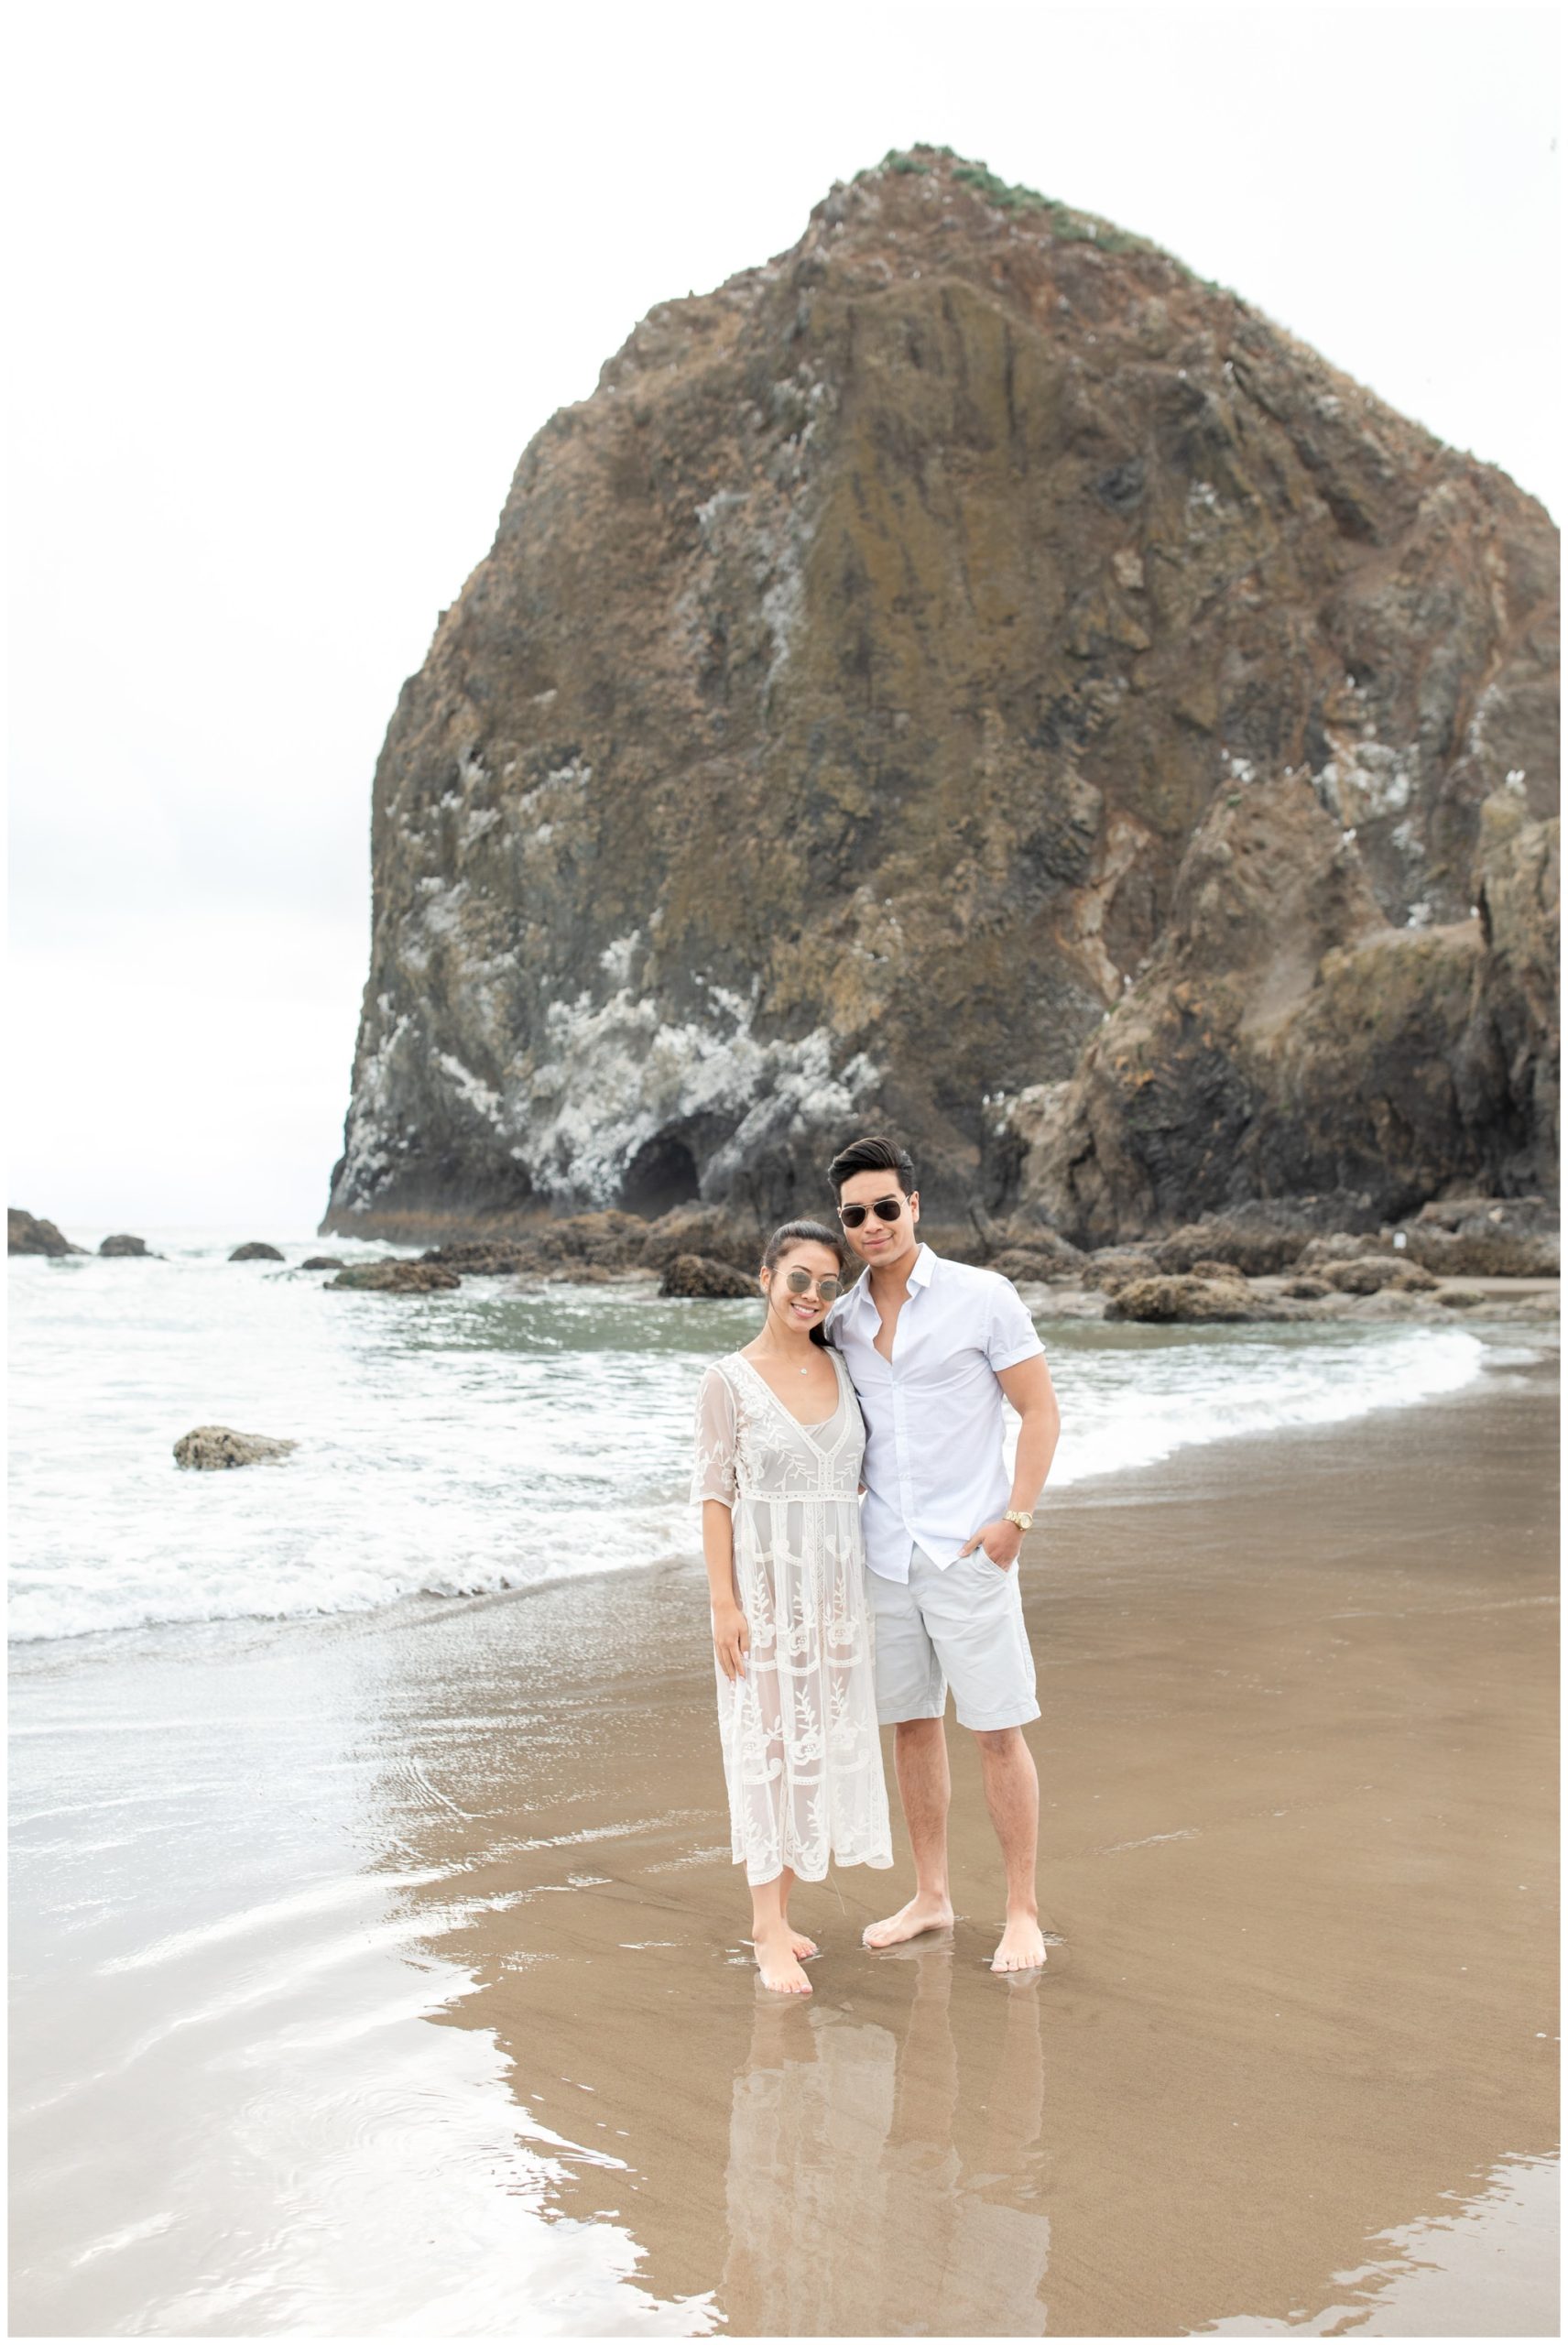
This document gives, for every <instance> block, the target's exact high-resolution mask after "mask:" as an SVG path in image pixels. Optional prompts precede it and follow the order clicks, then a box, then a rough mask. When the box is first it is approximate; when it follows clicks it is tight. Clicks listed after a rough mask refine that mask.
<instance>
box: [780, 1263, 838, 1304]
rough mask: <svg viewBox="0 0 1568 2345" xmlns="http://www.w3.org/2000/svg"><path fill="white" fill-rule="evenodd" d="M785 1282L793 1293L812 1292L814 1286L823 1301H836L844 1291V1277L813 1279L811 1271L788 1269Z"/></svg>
mask: <svg viewBox="0 0 1568 2345" xmlns="http://www.w3.org/2000/svg"><path fill="white" fill-rule="evenodd" d="M784 1283H785V1285H786V1286H787V1287H788V1288H789V1292H790V1293H791V1294H810V1292H811V1289H812V1287H813V1286H815V1288H816V1290H817V1294H818V1297H819V1299H820V1300H821V1301H822V1302H823V1303H836V1302H837V1301H838V1299H839V1296H840V1294H841V1293H842V1292H844V1282H843V1280H842V1279H833V1278H828V1279H813V1278H812V1276H811V1272H810V1271H785V1273H784Z"/></svg>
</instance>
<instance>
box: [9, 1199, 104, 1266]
mask: <svg viewBox="0 0 1568 2345" xmlns="http://www.w3.org/2000/svg"><path fill="white" fill-rule="evenodd" d="M5 1250H6V1252H7V1253H8V1254H85V1253H86V1251H87V1249H86V1247H85V1246H73V1245H72V1244H71V1240H70V1238H66V1237H63V1236H62V1235H61V1233H60V1231H59V1230H58V1229H57V1228H56V1227H55V1226H54V1224H53V1222H52V1221H40V1220H39V1219H38V1216H37V1214H31V1213H27V1212H24V1210H23V1208H22V1207H21V1206H20V1205H8V1206H7V1207H6V1209H5Z"/></svg>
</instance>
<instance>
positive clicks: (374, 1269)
mask: <svg viewBox="0 0 1568 2345" xmlns="http://www.w3.org/2000/svg"><path fill="white" fill-rule="evenodd" d="M462 1284H463V1281H462V1280H461V1279H460V1278H459V1276H458V1274H457V1272H456V1271H448V1270H443V1269H442V1268H441V1264H440V1263H438V1262H355V1263H354V1264H352V1265H351V1266H350V1268H349V1269H348V1270H346V1271H339V1272H338V1274H337V1276H336V1278H335V1279H329V1280H328V1281H327V1291H328V1292H329V1293H331V1292H332V1290H333V1289H334V1288H336V1287H344V1288H346V1289H347V1290H348V1291H349V1292H351V1293H354V1294H444V1293H446V1292H448V1290H449V1289H451V1288H452V1287H454V1286H461V1285H462Z"/></svg>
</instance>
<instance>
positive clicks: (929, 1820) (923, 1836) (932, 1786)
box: [864, 1718, 953, 1947]
mask: <svg viewBox="0 0 1568 2345" xmlns="http://www.w3.org/2000/svg"><path fill="white" fill-rule="evenodd" d="M893 1764H894V1767H895V1770H896V1771H897V1773H898V1797H899V1798H900V1799H901V1800H902V1801H903V1803H904V1821H905V1823H906V1824H907V1825H908V1826H909V1846H910V1848H911V1849H912V1850H913V1852H914V1859H915V1893H914V1895H913V1896H912V1897H911V1898H910V1900H909V1903H908V1904H907V1905H901V1906H900V1907H899V1908H898V1912H897V1913H896V1914H889V1915H888V1917H887V1920H886V1921H885V1922H873V1923H872V1925H871V1926H870V1928H869V1929H868V1930H866V1932H865V1934H864V1935H865V1940H866V1945H867V1946H870V1947H885V1946H898V1945H900V1944H901V1943H902V1942H903V1940H904V1939H905V1938H913V1937H919V1936H920V1932H921V1931H922V1930H945V1929H947V1928H949V1927H950V1926H951V1925H952V1922H953V1902H952V1900H951V1898H950V1897H949V1895H948V1891H947V1806H948V1801H949V1800H950V1798H951V1797H952V1794H953V1779H952V1777H951V1775H950V1774H949V1773H948V1768H947V1735H946V1732H945V1730H944V1729H943V1726H942V1720H941V1718H902V1719H900V1720H899V1722H898V1725H897V1726H896V1727H895V1728H894V1729H893Z"/></svg>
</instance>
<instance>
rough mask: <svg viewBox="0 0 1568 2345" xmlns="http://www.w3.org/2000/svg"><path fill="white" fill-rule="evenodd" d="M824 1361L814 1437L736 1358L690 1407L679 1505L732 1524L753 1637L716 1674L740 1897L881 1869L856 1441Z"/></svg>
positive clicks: (844, 1388) (843, 1386) (878, 1770)
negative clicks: (717, 1511) (690, 1446)
mask: <svg viewBox="0 0 1568 2345" xmlns="http://www.w3.org/2000/svg"><path fill="white" fill-rule="evenodd" d="M829 1358H831V1359H832V1360H833V1371H834V1373H835V1375H836V1376H837V1378H838V1387H839V1391H838V1406H837V1408H836V1409H835V1410H834V1412H833V1415H832V1416H831V1417H830V1418H829V1419H828V1420H827V1422H826V1423H824V1424H820V1425H802V1424H798V1423H796V1421H795V1419H794V1418H793V1417H792V1416H791V1415H790V1414H789V1410H788V1409H786V1407H785V1406H784V1403H783V1402H782V1401H780V1400H779V1397H778V1395H777V1394H776V1393H775V1392H774V1391H772V1390H771V1389H770V1387H769V1386H768V1384H767V1382H766V1381H765V1380H764V1379H763V1378H762V1377H761V1376H760V1375H759V1374H758V1372H757V1369H754V1368H753V1367H752V1365H751V1363H750V1361H749V1360H746V1359H744V1358H742V1357H741V1355H740V1354H739V1353H738V1352H732V1353H730V1355H729V1356H728V1358H725V1359H722V1360H720V1361H718V1362H717V1364H716V1365H715V1366H714V1367H713V1368H710V1369H708V1371H707V1373H706V1374H705V1375H704V1377H703V1379H702V1389H701V1391H700V1392H699V1394H698V1400H697V1464H696V1471H695V1474H694V1475H693V1477H692V1483H691V1495H692V1497H693V1499H694V1500H703V1499H719V1500H723V1502H724V1505H725V1506H727V1507H728V1508H729V1509H730V1511H731V1514H732V1516H733V1518H734V1522H735V1584H736V1586H737V1587H738V1588H739V1591H740V1604H741V1610H742V1611H743V1612H744V1613H745V1614H746V1627H747V1629H748V1630H749V1631H750V1633H751V1650H750V1652H749V1653H748V1654H747V1656H746V1674H745V1675H744V1676H743V1677H740V1678H738V1679H736V1680H735V1682H734V1683H733V1684H732V1683H731V1681H730V1680H729V1679H728V1678H726V1677H725V1675H724V1672H723V1670H722V1669H721V1668H720V1667H719V1664H718V1661H717V1659H716V1657H715V1660H714V1663H713V1671H714V1675H715V1677H716V1679H717V1681H718V1696H719V1732H720V1736H721V1739H722V1740H723V1743H724V1779H725V1782H726V1783H727V1785H728V1787H729V1797H730V1839H731V1847H732V1849H733V1851H734V1855H735V1862H736V1864H744V1865H745V1867H746V1879H747V1880H748V1881H771V1880H772V1879H773V1878H774V1877H775V1875H776V1874H778V1873H779V1872H780V1871H782V1870H783V1868H784V1867H785V1866H786V1865H788V1866H789V1868H790V1870H791V1871H793V1872H796V1873H798V1874H799V1875H800V1879H801V1880H802V1881H821V1880H822V1877H823V1875H824V1874H825V1873H826V1871H827V1869H828V1863H829V1860H830V1859H831V1860H832V1861H833V1863H834V1864H840V1865H890V1864H891V1863H892V1861H893V1850H892V1843H891V1839H890V1837H889V1831H888V1823H887V1786H886V1784H885V1783H884V1781H883V1776H882V1752H881V1747H880V1745H879V1743H878V1741H877V1696H876V1690H875V1686H874V1685H873V1681H872V1668H871V1621H870V1616H869V1613H868V1610H867V1608H866V1586H865V1568H866V1567H865V1563H864V1559H863V1556H862V1552H861V1544H860V1508H859V1504H858V1500H857V1498H856V1492H857V1490H858V1489H859V1484H860V1460H861V1454H862V1452H863V1450H864V1448H865V1446H866V1430H865V1427H864V1425H863V1423H862V1422H861V1416H860V1404H859V1402H857V1401H856V1400H855V1388H854V1386H853V1385H852V1384H851V1383H850V1380H849V1372H848V1370H847V1369H846V1368H845V1367H844V1362H843V1361H842V1360H841V1359H840V1358H839V1357H838V1355H837V1353H836V1352H833V1353H830V1354H829Z"/></svg>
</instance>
